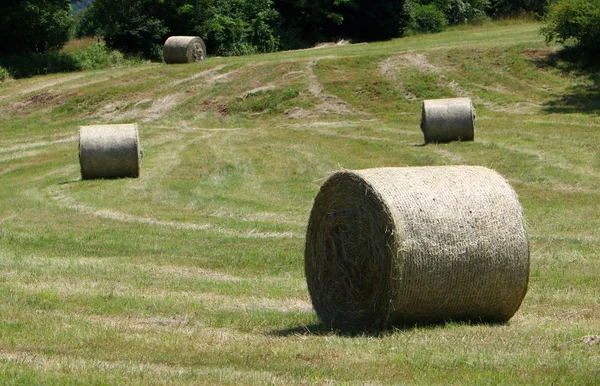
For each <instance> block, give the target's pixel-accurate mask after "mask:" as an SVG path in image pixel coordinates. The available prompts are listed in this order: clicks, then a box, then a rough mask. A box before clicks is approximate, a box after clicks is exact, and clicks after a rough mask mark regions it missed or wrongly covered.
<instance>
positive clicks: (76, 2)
mask: <svg viewBox="0 0 600 386" xmlns="http://www.w3.org/2000/svg"><path fill="white" fill-rule="evenodd" d="M93 2H94V0H71V6H72V7H73V14H74V15H76V14H78V13H79V12H81V11H83V10H84V9H86V8H87V7H88V6H89V5H90V4H92V3H93Z"/></svg>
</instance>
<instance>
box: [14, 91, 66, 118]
mask: <svg viewBox="0 0 600 386" xmlns="http://www.w3.org/2000/svg"><path fill="white" fill-rule="evenodd" d="M67 98H69V96H67V95H60V94H55V93H53V92H50V91H42V92H40V93H37V94H34V95H31V96H30V97H28V98H26V99H24V100H21V101H18V102H13V103H10V104H9V105H8V110H9V111H13V112H15V111H16V112H19V113H26V112H29V111H30V110H41V109H48V108H54V107H58V106H60V105H61V104H62V103H63V102H64V101H65V100H66V99H67Z"/></svg>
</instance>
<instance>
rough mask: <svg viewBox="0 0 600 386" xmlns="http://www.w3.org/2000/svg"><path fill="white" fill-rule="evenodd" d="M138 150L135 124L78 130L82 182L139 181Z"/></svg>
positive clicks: (139, 154)
mask: <svg viewBox="0 0 600 386" xmlns="http://www.w3.org/2000/svg"><path fill="white" fill-rule="evenodd" d="M140 163H141V150H140V140H139V136H138V127H137V124H135V123H132V124H119V125H95V126H81V127H80V128H79V165H80V166H81V178H82V179H84V180H88V179H96V178H119V177H138V176H139V175H140Z"/></svg>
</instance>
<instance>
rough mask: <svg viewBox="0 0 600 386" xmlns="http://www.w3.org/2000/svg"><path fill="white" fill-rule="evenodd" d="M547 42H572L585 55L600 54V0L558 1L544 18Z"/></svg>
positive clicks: (544, 32)
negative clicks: (585, 53)
mask: <svg viewBox="0 0 600 386" xmlns="http://www.w3.org/2000/svg"><path fill="white" fill-rule="evenodd" d="M544 21H545V23H546V25H545V26H544V27H542V30H541V32H542V34H543V35H544V36H545V38H546V41H547V42H551V41H556V42H558V43H561V44H568V43H569V42H572V43H573V44H574V45H575V46H576V47H578V48H581V49H582V50H583V51H585V52H587V53H591V54H594V55H597V54H599V53H600V0H559V1H558V2H557V3H554V4H552V5H551V6H550V8H549V11H548V14H547V15H546V17H545V18H544Z"/></svg>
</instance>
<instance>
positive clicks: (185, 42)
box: [163, 36, 206, 64]
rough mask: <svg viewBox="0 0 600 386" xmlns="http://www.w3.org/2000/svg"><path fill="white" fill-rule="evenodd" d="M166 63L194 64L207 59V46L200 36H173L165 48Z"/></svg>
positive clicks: (167, 41)
mask: <svg viewBox="0 0 600 386" xmlns="http://www.w3.org/2000/svg"><path fill="white" fill-rule="evenodd" d="M163 58H164V59H165V62H166V63H169V64H171V63H193V62H200V61H202V60H204V59H205V58H206V45H205V44H204V40H202V39H201V38H200V37H198V36H171V37H169V38H168V39H167V40H166V41H165V45H164V46H163Z"/></svg>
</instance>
